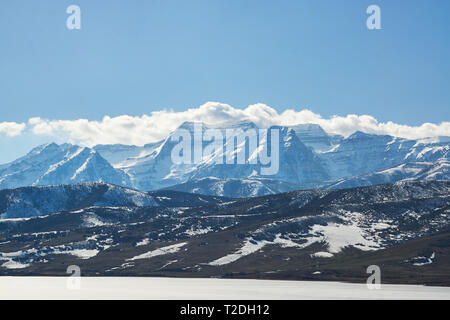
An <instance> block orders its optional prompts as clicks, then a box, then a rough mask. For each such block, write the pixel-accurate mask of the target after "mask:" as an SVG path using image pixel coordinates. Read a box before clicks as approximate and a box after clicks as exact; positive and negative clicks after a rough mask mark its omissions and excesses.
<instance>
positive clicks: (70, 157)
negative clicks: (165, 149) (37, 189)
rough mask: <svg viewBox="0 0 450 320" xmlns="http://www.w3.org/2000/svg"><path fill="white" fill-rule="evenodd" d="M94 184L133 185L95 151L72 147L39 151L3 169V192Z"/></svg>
mask: <svg viewBox="0 0 450 320" xmlns="http://www.w3.org/2000/svg"><path fill="white" fill-rule="evenodd" d="M94 181H98V182H100V181H103V182H108V183H112V184H117V185H124V186H125V185H130V180H129V177H128V176H127V175H126V174H124V173H123V172H122V171H120V170H116V169H114V168H113V167H112V166H111V165H110V164H109V163H108V162H107V161H106V160H105V159H103V158H102V157H101V156H100V155H99V154H98V153H97V152H96V151H95V150H94V149H90V148H82V147H79V146H74V145H70V144H63V145H57V144H55V143H52V144H48V145H43V146H40V147H37V148H35V149H33V150H32V151H31V152H30V153H28V154H27V155H26V156H24V157H22V158H19V159H17V160H16V161H13V162H11V163H9V164H6V165H5V166H4V167H3V169H0V188H16V187H22V186H37V185H53V184H68V183H79V182H94Z"/></svg>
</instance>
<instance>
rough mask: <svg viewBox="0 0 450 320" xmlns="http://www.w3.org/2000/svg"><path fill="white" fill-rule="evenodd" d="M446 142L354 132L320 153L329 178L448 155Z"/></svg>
mask: <svg viewBox="0 0 450 320" xmlns="http://www.w3.org/2000/svg"><path fill="white" fill-rule="evenodd" d="M449 150H450V146H449V145H448V144H445V143H444V144H442V143H441V144H435V143H433V144H424V143H421V142H417V141H415V140H407V139H402V138H395V137H392V136H386V135H372V134H367V133H363V132H356V133H354V134H352V135H350V136H349V137H348V138H345V139H343V140H342V141H341V142H340V144H339V145H338V146H337V147H335V148H333V149H332V150H331V151H328V152H325V153H321V154H319V157H320V158H321V159H322V160H323V161H324V162H325V163H326V167H327V170H328V173H329V175H330V176H331V178H332V179H340V178H344V177H352V176H361V175H365V174H368V173H371V172H376V171H381V170H386V169H389V168H394V167H396V166H399V165H401V164H405V163H409V162H434V161H438V160H439V159H449V157H450V153H449Z"/></svg>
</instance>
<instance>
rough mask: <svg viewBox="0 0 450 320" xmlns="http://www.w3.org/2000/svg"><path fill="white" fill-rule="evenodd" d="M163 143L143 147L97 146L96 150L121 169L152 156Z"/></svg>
mask: <svg viewBox="0 0 450 320" xmlns="http://www.w3.org/2000/svg"><path fill="white" fill-rule="evenodd" d="M161 143H162V141H160V142H155V143H149V144H146V145H144V146H142V147H139V146H128V145H122V144H113V145H96V146H95V147H94V149H95V150H96V151H97V152H98V153H99V154H100V155H101V156H102V157H103V158H104V159H105V160H107V161H108V162H109V163H110V164H111V165H112V166H113V167H115V168H121V167H124V166H127V165H130V163H133V162H134V161H135V160H136V159H139V158H142V157H145V156H147V155H149V154H151V153H152V152H153V151H154V150H155V149H156V148H158V146H160V145H161Z"/></svg>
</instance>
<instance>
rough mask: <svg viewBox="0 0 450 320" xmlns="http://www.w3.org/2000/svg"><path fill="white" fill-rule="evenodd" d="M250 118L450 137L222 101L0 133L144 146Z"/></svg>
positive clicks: (443, 128) (445, 125)
mask: <svg viewBox="0 0 450 320" xmlns="http://www.w3.org/2000/svg"><path fill="white" fill-rule="evenodd" d="M243 120H249V121H252V122H254V123H255V124H256V125H258V126H259V127H262V128H267V127H270V126H271V125H286V126H291V125H296V124H302V123H315V124H319V125H320V126H321V127H322V128H323V129H324V130H326V131H327V132H328V133H335V134H341V135H343V136H348V135H350V134H352V133H354V132H356V131H362V132H365V133H371V134H387V135H392V136H396V137H402V138H409V139H421V138H426V137H438V136H450V122H448V121H446V122H442V123H440V124H434V123H424V124H422V125H420V126H408V125H403V124H398V123H394V122H391V121H389V122H379V121H378V120H377V119H375V118H374V117H372V116H370V115H355V114H348V115H346V116H338V115H334V116H332V117H331V118H323V117H322V116H321V115H320V114H317V113H314V112H312V111H311V110H308V109H303V110H300V111H296V110H293V109H287V110H285V111H283V112H282V113H278V112H277V111H276V110H275V109H273V108H271V107H269V106H267V105H265V104H261V103H259V104H253V105H250V106H248V107H247V108H245V109H238V108H234V107H232V106H230V105H228V104H224V103H219V102H207V103H205V104H203V105H202V106H200V107H198V108H189V109H187V110H186V111H182V112H175V111H172V110H161V111H155V112H151V113H150V114H148V115H142V116H128V115H123V116H118V117H113V118H112V117H109V116H105V117H104V118H103V119H102V120H101V121H90V120H87V119H78V120H51V119H42V118H31V119H29V120H28V123H27V124H24V123H15V122H0V135H2V134H3V135H6V136H8V137H15V136H18V135H20V134H23V133H24V132H29V133H31V134H33V135H37V136H47V137H49V138H51V139H53V140H55V141H67V142H71V143H76V144H80V145H84V146H94V145H97V144H128V145H144V144H146V143H149V142H155V141H158V140H161V139H164V138H165V137H167V135H168V134H169V133H170V132H172V131H174V130H175V129H176V128H177V127H178V126H179V125H181V124H182V123H183V122H185V121H201V122H204V123H206V124H209V125H218V124H220V125H224V124H225V125H226V124H233V123H236V122H239V121H243Z"/></svg>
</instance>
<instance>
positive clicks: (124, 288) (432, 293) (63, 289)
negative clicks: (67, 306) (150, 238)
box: [0, 277, 450, 300]
mask: <svg viewBox="0 0 450 320" xmlns="http://www.w3.org/2000/svg"><path fill="white" fill-rule="evenodd" d="M78 279H79V280H80V289H77V290H74V289H68V288H71V286H70V284H71V283H72V284H73V280H74V278H73V277H71V278H68V277H59V278H58V277H0V299H1V300H8V299H27V300H36V299H52V300H68V299H86V300H91V299H105V300H117V299H125V300H127V299H138V300H143V299H145V300H177V299H178V300H240V299H242V300H245V299H248V298H249V297H251V299H257V300H258V299H260V300H313V299H346V300H347V299H352V300H361V299H413V300H416V299H440V300H450V288H448V287H425V286H412V285H387V284H386V285H383V284H382V285H381V289H379V290H375V289H374V290H369V289H368V288H367V286H366V285H365V284H351V283H340V282H319V281H273V280H235V279H232V280H228V279H175V278H138V277H136V278H133V277H123V278H120V277H108V278H100V277H98V278H88V277H81V278H78Z"/></svg>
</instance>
